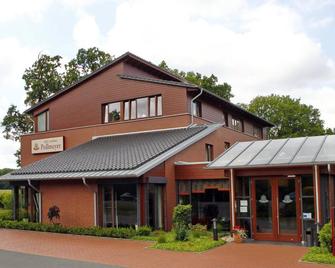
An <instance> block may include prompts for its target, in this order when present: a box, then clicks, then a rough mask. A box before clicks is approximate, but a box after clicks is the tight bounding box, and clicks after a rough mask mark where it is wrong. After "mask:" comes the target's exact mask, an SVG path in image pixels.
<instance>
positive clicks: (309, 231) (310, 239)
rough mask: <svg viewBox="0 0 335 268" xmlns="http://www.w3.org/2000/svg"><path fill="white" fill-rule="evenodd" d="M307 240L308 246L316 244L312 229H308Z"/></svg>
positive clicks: (306, 232)
mask: <svg viewBox="0 0 335 268" xmlns="http://www.w3.org/2000/svg"><path fill="white" fill-rule="evenodd" d="M305 238H306V246H307V247H312V246H313V244H314V243H313V232H312V228H311V227H309V228H306V231H305Z"/></svg>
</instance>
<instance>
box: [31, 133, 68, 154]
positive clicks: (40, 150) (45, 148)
mask: <svg viewBox="0 0 335 268" xmlns="http://www.w3.org/2000/svg"><path fill="white" fill-rule="evenodd" d="M61 151H64V137H63V136H62V137H54V138H48V139H41V140H32V141H31V153H32V154H44V153H55V152H61Z"/></svg>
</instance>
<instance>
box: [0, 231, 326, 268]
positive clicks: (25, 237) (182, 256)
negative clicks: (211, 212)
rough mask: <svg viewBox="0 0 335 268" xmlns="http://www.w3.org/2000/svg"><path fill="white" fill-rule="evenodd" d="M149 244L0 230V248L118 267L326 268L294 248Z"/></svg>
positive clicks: (297, 248) (289, 246) (288, 246)
mask: <svg viewBox="0 0 335 268" xmlns="http://www.w3.org/2000/svg"><path fill="white" fill-rule="evenodd" d="M150 244H151V243H150V242H143V241H132V240H121V239H111V238H99V237H88V236H76V235H66V234H52V233H39V232H30V231H19V230H4V229H0V249H3V250H8V251H15V252H21V253H28V254H35V255H42V256H49V257H56V258H64V259H70V260H80V261H87V262H96V263H101V264H109V265H116V266H122V267H139V268H142V267H143V268H149V267H160V268H165V267H166V268H174V267H183V268H184V267H191V268H198V267H199V268H200V267H201V268H205V267H211V268H213V267H223V268H236V267H243V268H256V267H257V268H262V267H264V268H291V267H292V268H294V267H297V268H298V267H301V268H303V267H306V268H312V267H319V268H322V267H328V268H329V266H328V265H314V264H308V263H301V262H299V259H300V258H301V257H302V256H303V255H304V253H305V252H306V251H307V249H306V248H304V247H298V246H294V245H292V246H291V245H273V244H262V243H242V244H236V243H230V244H227V245H224V246H222V247H219V248H216V249H212V250H209V251H207V252H204V253H182V252H171V251H163V250H156V249H150V248H148V247H149V246H150Z"/></svg>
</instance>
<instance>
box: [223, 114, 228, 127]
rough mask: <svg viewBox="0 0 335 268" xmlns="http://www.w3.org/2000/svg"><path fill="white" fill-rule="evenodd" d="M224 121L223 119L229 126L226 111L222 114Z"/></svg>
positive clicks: (224, 123)
mask: <svg viewBox="0 0 335 268" xmlns="http://www.w3.org/2000/svg"><path fill="white" fill-rule="evenodd" d="M222 121H223V125H224V126H226V127H228V114H227V113H225V112H224V113H223V114H222Z"/></svg>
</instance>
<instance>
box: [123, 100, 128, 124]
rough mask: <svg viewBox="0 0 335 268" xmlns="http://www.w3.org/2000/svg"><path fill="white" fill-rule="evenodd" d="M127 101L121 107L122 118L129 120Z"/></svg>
mask: <svg viewBox="0 0 335 268" xmlns="http://www.w3.org/2000/svg"><path fill="white" fill-rule="evenodd" d="M129 109H130V106H129V101H125V102H124V108H123V118H124V120H129Z"/></svg>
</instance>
